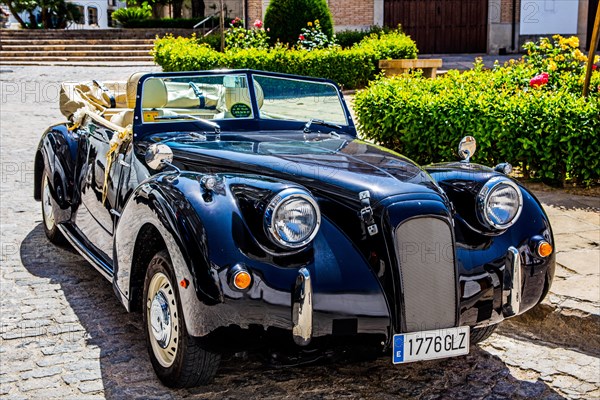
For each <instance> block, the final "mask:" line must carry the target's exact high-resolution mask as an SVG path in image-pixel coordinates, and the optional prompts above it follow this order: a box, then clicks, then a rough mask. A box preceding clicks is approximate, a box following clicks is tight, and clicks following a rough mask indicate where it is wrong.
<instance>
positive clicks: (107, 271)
mask: <svg viewBox="0 0 600 400" xmlns="http://www.w3.org/2000/svg"><path fill="white" fill-rule="evenodd" d="M57 226H58V229H60V231H61V232H62V234H63V235H64V236H65V238H67V240H68V241H69V243H71V245H72V246H73V247H74V248H75V250H77V251H78V252H79V254H81V255H82V257H83V258H85V259H86V260H87V262H89V263H90V264H92V266H93V267H94V268H96V269H97V270H98V272H100V273H101V274H102V276H103V277H105V278H106V279H107V280H108V281H109V282H112V280H113V270H112V268H110V267H109V266H108V265H107V264H106V263H105V262H104V261H103V260H101V259H100V258H99V257H97V256H96V255H95V254H93V253H92V252H91V251H90V250H88V249H87V247H85V246H84V245H83V243H81V241H80V240H79V238H77V235H76V234H75V233H73V232H71V230H70V229H69V228H68V227H67V226H66V225H63V224H58V225H57Z"/></svg>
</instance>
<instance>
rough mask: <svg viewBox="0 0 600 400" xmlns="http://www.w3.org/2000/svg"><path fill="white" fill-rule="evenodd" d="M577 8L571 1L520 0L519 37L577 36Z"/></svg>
mask: <svg viewBox="0 0 600 400" xmlns="http://www.w3.org/2000/svg"><path fill="white" fill-rule="evenodd" d="M578 8H579V2H578V1H573V0H522V1H521V23H520V32H521V35H548V34H556V33H559V34H561V35H574V34H577V20H578Z"/></svg>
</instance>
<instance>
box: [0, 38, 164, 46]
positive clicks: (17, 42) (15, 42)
mask: <svg viewBox="0 0 600 400" xmlns="http://www.w3.org/2000/svg"><path fill="white" fill-rule="evenodd" d="M152 43H154V39H43V40H28V39H6V40H0V46H2V47H4V46H41V45H44V46H45V45H49V46H58V45H73V46H75V45H111V44H121V45H151V44H152Z"/></svg>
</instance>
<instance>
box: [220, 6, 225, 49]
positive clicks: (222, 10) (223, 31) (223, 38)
mask: <svg viewBox="0 0 600 400" xmlns="http://www.w3.org/2000/svg"><path fill="white" fill-rule="evenodd" d="M220 20H221V22H220V25H221V51H225V6H224V4H223V0H221V18H220Z"/></svg>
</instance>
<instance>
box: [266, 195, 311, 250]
mask: <svg viewBox="0 0 600 400" xmlns="http://www.w3.org/2000/svg"><path fill="white" fill-rule="evenodd" d="M320 225H321V212H320V211H319V206H318V205H317V202H316V201H315V199H313V198H312V196H311V195H310V194H308V193H307V192H306V191H304V190H301V189H297V188H291V189H285V190H282V191H281V192H279V193H278V194H277V195H276V196H275V197H273V199H272V200H271V202H270V203H269V205H268V206H267V209H266V211H265V230H266V231H267V232H268V233H269V235H270V236H271V239H272V240H273V241H274V242H275V243H276V244H279V245H282V246H285V247H291V248H299V247H302V246H305V245H307V244H308V243H310V241H311V240H313V239H314V238H315V236H316V235H317V232H318V230H319V226H320Z"/></svg>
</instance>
